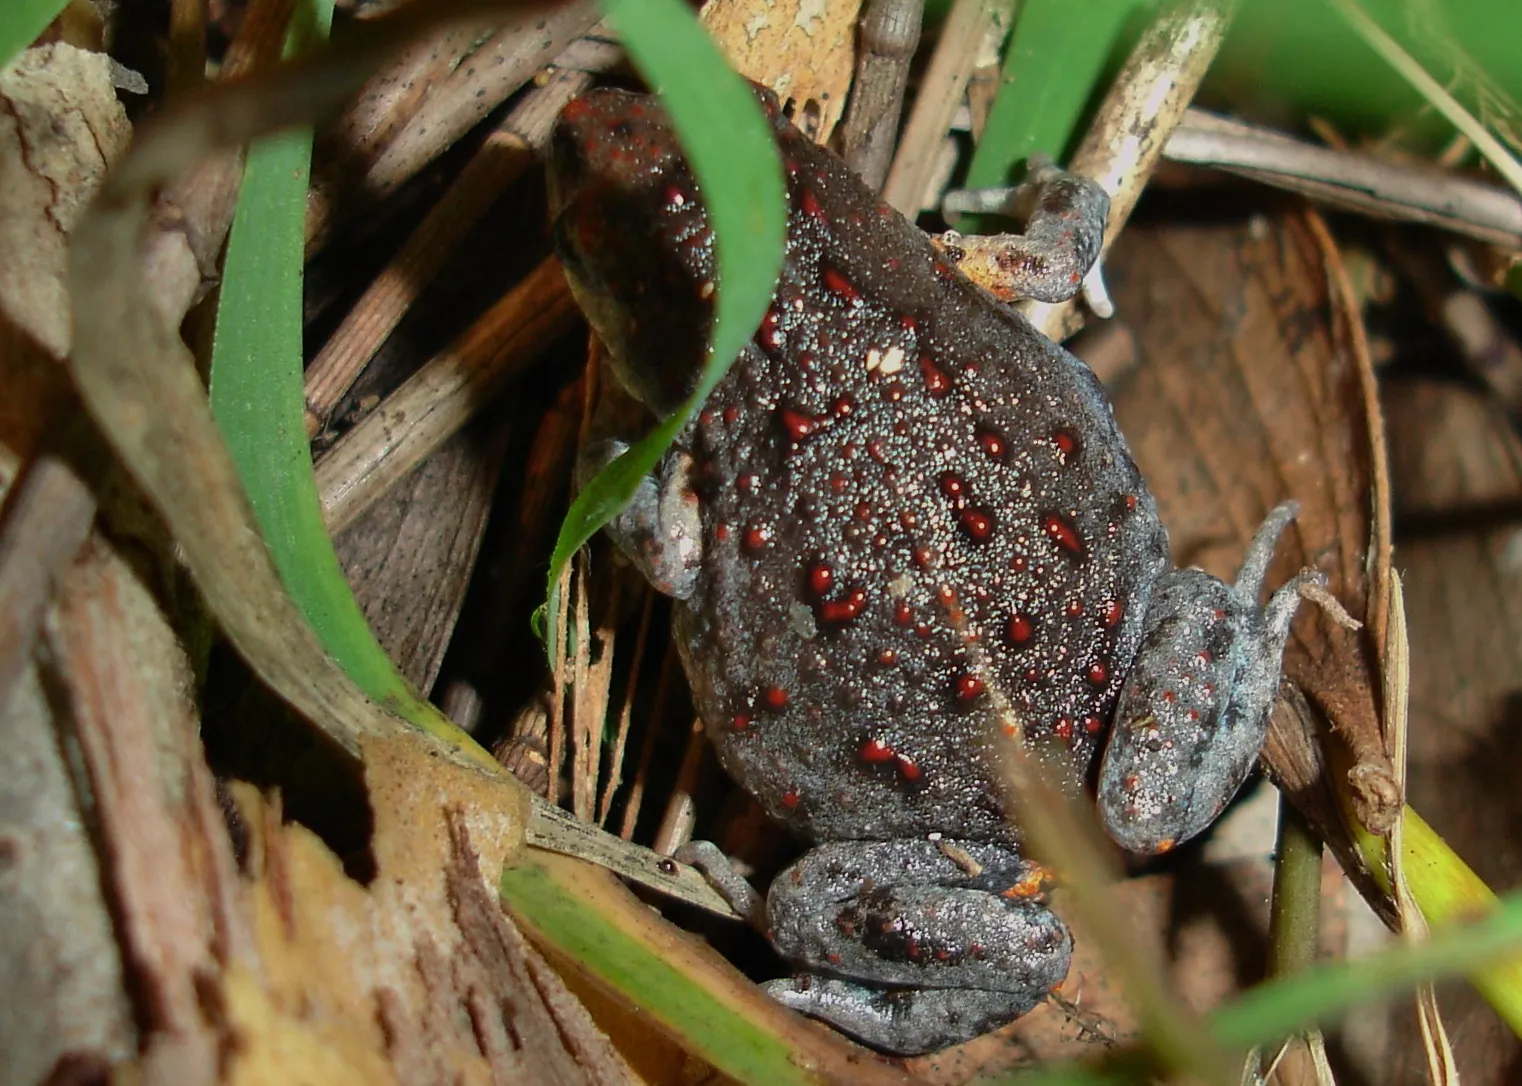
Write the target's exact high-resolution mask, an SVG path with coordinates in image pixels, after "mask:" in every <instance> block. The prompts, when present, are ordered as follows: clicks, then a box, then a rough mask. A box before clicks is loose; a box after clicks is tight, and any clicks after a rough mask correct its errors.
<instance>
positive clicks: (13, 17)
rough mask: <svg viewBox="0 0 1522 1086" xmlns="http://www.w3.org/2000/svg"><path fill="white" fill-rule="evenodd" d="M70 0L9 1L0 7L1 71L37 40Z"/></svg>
mask: <svg viewBox="0 0 1522 1086" xmlns="http://www.w3.org/2000/svg"><path fill="white" fill-rule="evenodd" d="M65 2H66V0H5V3H4V4H0V69H3V68H4V67H5V66H6V65H7V64H9V63H10V62H11V61H13V60H15V59H16V58H17V57H18V56H19V55H20V54H21V51H22V50H23V49H25V48H26V47H27V46H29V45H31V44H32V42H34V41H36V40H37V35H39V34H41V33H42V32H43V31H44V30H46V29H47V28H48V24H49V23H51V22H52V21H53V20H54V19H55V18H57V16H58V13H59V12H60V11H62V10H63V6H64V4H65Z"/></svg>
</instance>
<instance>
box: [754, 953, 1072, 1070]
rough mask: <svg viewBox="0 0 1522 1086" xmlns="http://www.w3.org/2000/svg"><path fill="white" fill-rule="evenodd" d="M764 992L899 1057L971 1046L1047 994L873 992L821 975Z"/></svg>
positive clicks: (946, 990) (931, 990) (800, 976)
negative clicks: (978, 1038) (974, 1040)
mask: <svg viewBox="0 0 1522 1086" xmlns="http://www.w3.org/2000/svg"><path fill="white" fill-rule="evenodd" d="M764 987H765V988H766V991H767V993H768V994H769V995H770V996H771V997H772V998H773V999H775V1000H776V1001H777V1002H779V1003H781V1004H782V1005H783V1006H786V1007H790V1008H792V1009H793V1010H795V1011H797V1012H798V1013H799V1014H806V1015H808V1016H809V1017H810V1018H818V1019H820V1020H821V1021H824V1022H828V1023H829V1024H830V1025H832V1026H834V1027H835V1028H836V1029H838V1030H840V1032H842V1033H846V1034H849V1035H850V1036H852V1037H855V1038H856V1039H857V1040H859V1041H861V1042H862V1043H863V1044H867V1045H870V1046H871V1047H873V1048H876V1049H879V1050H881V1051H884V1052H891V1053H893V1054H895V1055H899V1056H917V1055H919V1054H921V1053H923V1052H934V1051H935V1050H937V1049H940V1048H945V1047H947V1046H948V1045H954V1044H961V1043H962V1042H963V1041H970V1040H972V1039H973V1038H974V1037H980V1036H982V1035H983V1034H985V1033H988V1032H990V1031H991V1030H995V1029H998V1028H999V1027H1000V1026H1002V1025H1005V1024H1006V1023H1008V1022H1013V1021H1014V1020H1015V1019H1016V1018H1019V1017H1020V1016H1021V1015H1024V1014H1027V1013H1029V1012H1030V1011H1031V1010H1032V1009H1034V1008H1035V1006H1036V1004H1038V1003H1039V1002H1041V1000H1042V999H1044V998H1045V993H1042V994H1041V995H1037V996H1034V997H1032V996H1030V995H1026V994H1019V995H1015V994H1011V993H1009V992H991V991H987V990H986V989H978V988H871V987H868V986H867V985H865V984H857V983H856V982H855V981H849V980H842V979H841V978H839V977H830V976H824V975H821V974H817V973H799V974H798V975H797V976H794V977H792V978H791V979H789V980H774V981H771V982H770V983H768V984H766V985H764Z"/></svg>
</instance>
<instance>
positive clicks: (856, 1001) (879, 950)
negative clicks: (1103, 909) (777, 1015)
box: [767, 840, 1073, 1053]
mask: <svg viewBox="0 0 1522 1086" xmlns="http://www.w3.org/2000/svg"><path fill="white" fill-rule="evenodd" d="M767 915H768V918H769V920H770V931H769V934H770V935H771V938H772V941H773V943H774V944H775V945H776V947H777V950H778V951H779V952H780V953H781V954H782V956H783V957H785V958H786V959H787V960H788V961H789V962H792V963H794V964H796V965H800V966H802V967H804V968H805V969H806V970H807V971H809V972H810V973H821V974H826V975H827V978H828V979H826V978H821V977H814V976H811V977H809V978H808V980H807V982H806V983H796V984H790V983H788V982H785V981H784V982H779V983H778V984H776V985H773V986H771V989H770V990H771V991H772V993H773V994H774V995H776V996H777V997H778V998H780V999H781V1000H782V1001H783V1002H784V1003H787V1004H788V1005H789V1006H791V1007H795V1008H796V1009H798V1010H801V1011H803V1012H805V1013H806V1014H810V1015H813V1016H815V1017H817V1018H822V1019H824V1020H825V1021H827V1022H830V1023H831V1024H833V1025H835V1026H836V1027H838V1028H839V1029H841V1030H843V1031H845V1032H847V1033H850V1034H852V1035H853V1036H856V1037H859V1038H861V1039H862V1040H863V1041H865V1042H866V1043H868V1044H870V1045H873V1046H874V1047H877V1048H882V1049H886V1050H888V1051H892V1052H900V1053H910V1052H924V1051H928V1050H930V1049H932V1048H941V1047H945V1046H946V1045H949V1044H956V1043H958V1042H960V1041H965V1040H967V1039H968V1038H970V1037H974V1036H976V1035H977V1034H979V1033H982V1032H985V1031H987V1030H988V1029H990V1028H992V1027H994V1026H996V1025H999V1024H1001V1023H1003V1022H1007V1021H1009V1020H1011V1019H1013V1018H1015V1017H1018V1016H1019V1015H1021V1014H1024V1013H1025V1012H1026V1011H1028V1010H1030V1009H1031V1008H1032V1007H1034V1006H1035V1005H1036V1004H1037V1003H1039V1002H1041V1000H1042V999H1044V998H1046V995H1047V994H1048V993H1049V992H1050V991H1051V990H1052V989H1053V988H1055V987H1056V986H1057V985H1059V984H1061V983H1062V980H1063V978H1064V977H1066V976H1067V970H1068V961H1069V959H1070V957H1071V955H1072V947H1073V941H1072V937H1071V936H1070V935H1069V934H1068V931H1067V928H1066V927H1064V926H1063V923H1062V921H1061V920H1059V919H1057V917H1056V915H1055V914H1053V913H1052V912H1051V911H1050V910H1049V909H1047V908H1046V906H1045V905H1044V904H1043V903H1042V902H1041V900H1040V898H1039V879H1038V878H1034V877H1033V876H1032V865H1030V864H1029V863H1027V862H1026V861H1025V860H1023V859H1021V858H1020V856H1019V854H1018V853H1017V852H1015V850H1014V849H1012V848H1009V847H1007V846H999V845H988V844H980V843H977V842H966V841H960V842H940V841H913V840H909V841H834V842H830V843H827V844H824V845H821V846H819V847H818V848H816V849H814V850H813V851H812V852H809V853H807V854H806V855H804V857H803V858H802V859H800V860H799V861H798V862H797V863H796V864H794V865H793V866H792V867H791V868H789V869H788V870H787V871H784V872H783V873H782V874H781V875H779V876H778V877H777V879H776V880H775V881H774V882H773V883H772V888H771V893H770V894H769V896H768V898H767Z"/></svg>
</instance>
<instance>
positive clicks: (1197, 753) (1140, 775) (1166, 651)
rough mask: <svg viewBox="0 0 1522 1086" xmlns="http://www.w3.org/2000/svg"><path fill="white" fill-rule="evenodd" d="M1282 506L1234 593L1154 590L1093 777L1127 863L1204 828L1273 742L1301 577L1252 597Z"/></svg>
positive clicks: (1183, 580)
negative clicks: (1272, 718) (1272, 719)
mask: <svg viewBox="0 0 1522 1086" xmlns="http://www.w3.org/2000/svg"><path fill="white" fill-rule="evenodd" d="M1295 512H1296V507H1295V505H1294V503H1292V502H1287V503H1285V504H1284V505H1281V506H1279V507H1278V508H1277V509H1275V510H1274V511H1273V512H1271V513H1270V514H1269V515H1268V518H1267V520H1265V521H1264V524H1263V527H1262V528H1260V529H1258V534H1257V535H1256V536H1255V537H1254V538H1253V541H1252V543H1251V545H1250V546H1249V547H1248V549H1247V554H1246V556H1245V557H1244V559H1243V562H1242V571H1241V573H1240V574H1239V575H1238V577H1237V581H1236V583H1235V584H1234V585H1227V584H1224V583H1222V582H1221V581H1219V580H1217V579H1216V578H1214V577H1212V576H1210V575H1209V574H1207V573H1204V572H1202V571H1201V570H1197V569H1182V570H1172V571H1170V572H1169V573H1167V574H1165V575H1164V576H1163V577H1162V578H1161V579H1160V580H1159V581H1158V583H1157V585H1156V587H1155V588H1154V589H1153V591H1152V599H1151V601H1150V603H1149V604H1148V606H1147V617H1146V621H1145V623H1144V625H1143V631H1142V642H1141V647H1140V648H1139V649H1138V650H1137V653H1136V658H1135V661H1134V662H1133V663H1132V665H1131V670H1130V673H1129V674H1128V675H1127V676H1126V682H1125V685H1124V686H1123V687H1122V688H1121V692H1120V701H1119V704H1118V706H1117V708H1116V711H1115V725H1114V727H1113V728H1112V730H1111V734H1110V742H1109V746H1108V747H1107V748H1106V750H1105V755H1104V761H1103V763H1102V764H1101V766H1100V771H1099V787H1098V803H1099V816H1100V820H1101V822H1103V824H1104V826H1105V829H1106V831H1107V832H1108V833H1109V834H1110V836H1111V837H1113V838H1114V839H1115V841H1116V842H1117V843H1118V844H1120V845H1121V846H1122V847H1124V848H1127V849H1129V850H1131V851H1133V852H1139V853H1156V852H1166V851H1167V850H1168V849H1170V848H1172V847H1173V846H1175V845H1177V844H1179V843H1180V842H1182V841H1185V840H1188V839H1189V838H1190V837H1193V836H1194V835H1195V834H1197V833H1199V832H1200V831H1201V830H1203V829H1204V828H1205V827H1206V826H1208V825H1209V824H1210V823H1211V822H1212V821H1213V820H1214V819H1215V817H1216V816H1217V815H1219V814H1220V813H1221V811H1222V810H1223V809H1224V808H1225V806H1226V804H1227V803H1228V802H1230V801H1231V798H1232V796H1234V795H1236V792H1237V789H1238V788H1240V787H1241V785H1242V782H1243V781H1244V780H1246V779H1247V775H1248V774H1249V773H1250V772H1251V771H1252V767H1253V763H1254V762H1255V760H1256V759H1257V756H1258V751H1259V750H1260V749H1261V748H1262V746H1263V740H1264V738H1265V737H1266V736H1267V734H1268V721H1269V714H1270V712H1271V711H1272V709H1273V706H1274V698H1275V697H1276V696H1277V694H1278V691H1279V665H1280V662H1281V660H1282V658H1283V656H1284V644H1285V641H1286V640H1287V639H1288V638H1289V628H1290V621H1291V620H1292V619H1293V618H1294V616H1295V609H1296V608H1297V607H1298V606H1299V604H1300V589H1301V588H1302V587H1303V586H1305V585H1309V584H1322V583H1324V582H1325V579H1326V578H1325V575H1324V574H1322V573H1320V572H1318V571H1316V570H1310V569H1307V570H1302V571H1301V572H1300V573H1299V574H1297V575H1296V576H1295V577H1293V578H1292V579H1291V580H1290V581H1289V582H1288V583H1287V584H1285V585H1283V586H1282V587H1281V588H1280V589H1279V590H1278V591H1277V592H1275V593H1274V595H1273V598H1272V599H1270V600H1269V602H1268V605H1267V606H1266V607H1264V608H1262V609H1261V610H1260V609H1259V607H1258V594H1259V591H1260V589H1261V588H1262V584H1263V577H1264V574H1265V573H1266V572H1267V569H1268V562H1269V558H1270V557H1271V556H1272V554H1273V549H1274V544H1275V542H1276V541H1277V540H1278V538H1279V535H1280V533H1281V532H1283V530H1284V528H1285V526H1287V525H1288V524H1289V523H1290V521H1292V520H1293V519H1294V518H1295Z"/></svg>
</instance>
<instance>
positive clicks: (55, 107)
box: [0, 42, 130, 399]
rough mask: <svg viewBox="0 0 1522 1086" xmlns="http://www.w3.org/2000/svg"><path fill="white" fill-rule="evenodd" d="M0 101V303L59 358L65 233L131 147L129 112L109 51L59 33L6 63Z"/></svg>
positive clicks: (64, 347) (65, 339)
mask: <svg viewBox="0 0 1522 1086" xmlns="http://www.w3.org/2000/svg"><path fill="white" fill-rule="evenodd" d="M0 104H3V108H0V310H3V311H4V313H5V315H6V316H7V317H8V318H9V319H10V320H11V321H13V322H15V324H16V325H17V326H18V327H21V328H24V329H25V330H26V331H27V332H28V333H29V334H30V335H31V336H32V337H33V338H34V339H36V340H37V342H38V343H40V344H41V345H42V346H43V347H45V348H46V349H47V350H48V351H49V352H50V353H51V354H52V355H53V357H55V358H62V357H63V356H64V354H66V353H67V352H68V349H69V294H68V286H67V283H66V278H67V274H68V269H67V265H68V236H69V233H70V231H72V230H73V228H74V224H75V223H76V222H78V221H79V216H80V214H81V213H82V211H83V210H84V206H85V204H86V203H88V201H89V199H90V196H91V195H92V194H93V193H94V192H95V190H96V189H97V188H98V187H99V186H100V180H101V178H102V177H103V176H104V175H105V172H106V168H107V167H108V166H109V165H110V164H111V163H112V161H114V160H115V158H116V157H117V155H118V154H119V153H120V152H121V151H122V150H123V149H124V148H125V147H126V144H127V138H128V136H129V134H130V129H129V126H128V124H127V114H126V112H125V111H123V109H122V107H121V105H120V103H118V102H117V100H116V89H115V88H114V87H113V86H112V85H111V66H110V61H109V60H108V59H107V58H106V56H105V55H104V54H103V53H88V52H85V51H84V50H83V49H76V48H74V47H73V46H72V45H64V44H63V43H61V42H60V43H58V44H55V45H45V46H41V47H39V48H36V49H29V50H27V51H26V52H25V53H22V54H21V56H20V57H19V58H17V60H16V62H15V63H14V64H12V65H10V66H8V67H7V68H6V69H5V70H4V71H0ZM8 399H12V398H9V397H8Z"/></svg>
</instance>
